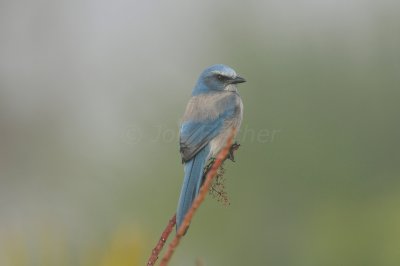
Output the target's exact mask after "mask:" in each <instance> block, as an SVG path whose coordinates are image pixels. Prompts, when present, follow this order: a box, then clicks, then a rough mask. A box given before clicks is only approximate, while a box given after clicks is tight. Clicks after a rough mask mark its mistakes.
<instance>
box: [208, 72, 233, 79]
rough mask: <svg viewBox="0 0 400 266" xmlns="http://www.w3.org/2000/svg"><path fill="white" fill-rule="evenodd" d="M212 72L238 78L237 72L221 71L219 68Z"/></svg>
mask: <svg viewBox="0 0 400 266" xmlns="http://www.w3.org/2000/svg"><path fill="white" fill-rule="evenodd" d="M211 73H214V74H218V75H222V76H225V77H230V78H236V73H226V72H221V71H218V70H214V71H212V72H211Z"/></svg>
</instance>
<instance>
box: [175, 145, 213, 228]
mask: <svg viewBox="0 0 400 266" xmlns="http://www.w3.org/2000/svg"><path fill="white" fill-rule="evenodd" d="M209 152H210V147H209V145H207V146H205V147H204V148H203V149H202V150H201V151H199V152H198V153H197V154H196V155H195V156H194V157H193V158H192V159H191V160H190V161H188V162H186V163H185V177H184V179H183V185H182V190H181V195H180V197H179V203H178V210H177V212H176V229H177V230H178V228H179V227H180V226H181V224H182V222H183V219H184V218H185V215H186V213H187V212H188V210H189V209H190V207H191V206H192V204H193V201H194V199H195V198H196V196H197V194H198V193H199V190H200V187H201V185H202V183H203V170H204V166H205V164H206V160H207V157H208V154H209Z"/></svg>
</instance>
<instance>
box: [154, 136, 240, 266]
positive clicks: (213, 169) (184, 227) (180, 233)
mask: <svg viewBox="0 0 400 266" xmlns="http://www.w3.org/2000/svg"><path fill="white" fill-rule="evenodd" d="M234 136H235V130H234V129H233V130H232V133H231V135H230V137H229V138H228V140H227V143H226V145H225V147H224V148H223V149H222V150H221V151H220V152H219V153H218V155H217V157H216V160H215V161H214V163H213V165H212V166H211V168H210V170H209V171H208V173H207V176H206V179H205V181H204V183H203V185H202V186H201V188H200V192H199V195H197V197H196V199H195V200H194V202H193V204H192V207H191V208H190V209H189V211H188V212H187V214H186V215H185V218H184V220H183V223H182V224H181V226H180V227H179V229H178V231H177V233H176V235H175V237H174V239H173V240H172V242H171V243H170V244H169V247H168V250H167V252H166V253H165V254H164V257H163V258H162V260H161V263H160V266H167V264H168V262H169V261H170V259H171V257H172V254H173V253H174V251H175V249H176V247H177V246H178V245H179V242H180V240H181V238H182V237H183V235H184V234H185V232H186V230H187V228H188V227H189V224H190V222H191V221H192V218H193V215H194V214H195V212H196V210H197V209H198V208H199V206H200V205H201V203H202V202H203V201H204V198H205V197H206V195H207V192H208V189H209V187H210V185H211V182H212V179H213V178H214V177H215V176H216V175H217V171H218V168H219V167H220V166H221V164H222V163H223V162H224V161H225V159H226V157H227V156H228V153H229V151H230V149H231V146H232V140H233V137H234Z"/></svg>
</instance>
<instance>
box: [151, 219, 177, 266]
mask: <svg viewBox="0 0 400 266" xmlns="http://www.w3.org/2000/svg"><path fill="white" fill-rule="evenodd" d="M175 224H176V215H175V214H174V216H172V218H171V219H170V220H169V222H168V225H167V227H166V228H165V229H164V232H163V233H162V234H161V237H160V240H158V243H157V245H156V247H155V248H154V249H153V251H152V252H151V256H150V258H149V260H148V261H147V266H153V265H154V264H155V263H156V261H157V259H158V255H159V254H160V252H161V250H162V249H163V247H164V244H165V242H166V241H167V239H168V237H169V235H170V234H171V232H172V230H173V229H174V227H175Z"/></svg>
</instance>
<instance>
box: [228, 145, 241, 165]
mask: <svg viewBox="0 0 400 266" xmlns="http://www.w3.org/2000/svg"><path fill="white" fill-rule="evenodd" d="M239 147H240V144H239V143H237V142H235V143H233V144H232V146H231V148H230V149H229V153H228V156H227V157H226V158H227V159H229V160H231V161H232V162H234V161H235V151H236V150H238V149H239Z"/></svg>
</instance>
